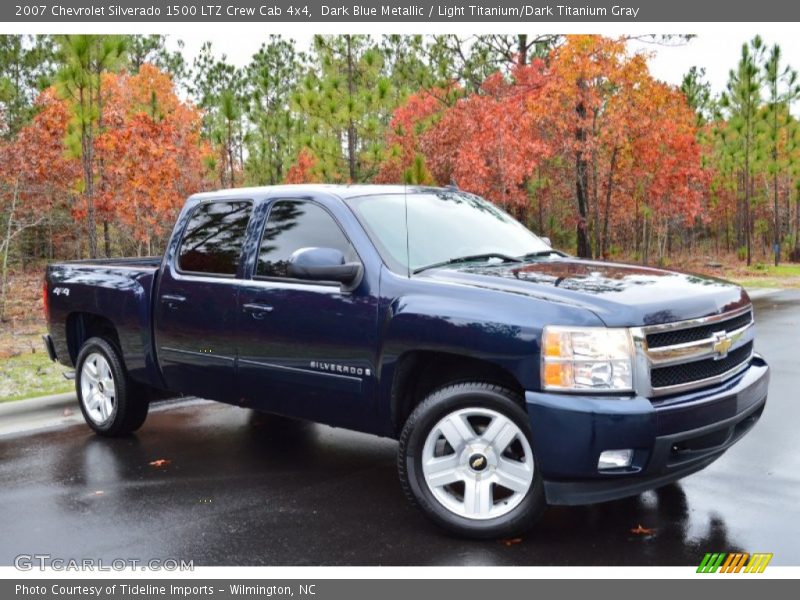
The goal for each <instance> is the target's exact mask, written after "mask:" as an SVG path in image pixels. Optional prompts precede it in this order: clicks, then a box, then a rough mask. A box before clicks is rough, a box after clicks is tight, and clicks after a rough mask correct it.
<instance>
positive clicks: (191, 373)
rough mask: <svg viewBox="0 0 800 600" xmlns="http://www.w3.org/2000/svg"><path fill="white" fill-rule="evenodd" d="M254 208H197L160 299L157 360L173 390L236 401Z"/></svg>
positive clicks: (238, 204)
mask: <svg viewBox="0 0 800 600" xmlns="http://www.w3.org/2000/svg"><path fill="white" fill-rule="evenodd" d="M252 206H253V203H252V202H251V201H249V200H214V201H203V202H201V203H199V204H197V205H196V206H195V207H194V208H193V209H192V212H191V215H190V217H189V220H188V223H187V225H186V227H185V229H184V231H183V235H182V238H181V241H180V244H179V246H178V248H177V251H175V252H174V253H173V255H172V258H171V260H169V262H168V264H167V265H166V266H165V268H164V269H163V273H162V274H161V281H160V282H159V287H158V293H157V295H156V298H155V307H154V311H155V336H156V350H157V352H158V362H159V365H160V367H161V371H162V374H163V376H164V379H165V381H166V383H167V386H168V387H169V389H170V390H171V391H176V392H182V393H185V394H192V395H197V396H201V397H203V398H211V399H214V400H223V401H228V402H231V401H235V400H237V398H236V392H235V388H236V385H235V384H236V378H235V366H236V341H235V338H236V318H237V301H238V283H240V282H241V279H240V277H241V273H242V271H241V269H242V266H241V265H242V248H243V245H244V241H245V237H246V231H247V226H248V223H249V220H250V214H251V212H252Z"/></svg>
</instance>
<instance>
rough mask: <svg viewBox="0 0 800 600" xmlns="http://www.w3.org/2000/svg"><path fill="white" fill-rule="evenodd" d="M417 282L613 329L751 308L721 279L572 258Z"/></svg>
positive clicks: (439, 274)
mask: <svg viewBox="0 0 800 600" xmlns="http://www.w3.org/2000/svg"><path fill="white" fill-rule="evenodd" d="M418 276H419V277H425V278H428V279H431V280H436V281H440V282H443V283H445V282H447V283H450V284H458V285H466V286H471V287H478V288H484V289H490V290H495V291H499V292H507V293H512V294H523V295H527V296H530V297H532V298H538V299H541V300H545V301H549V302H561V303H565V304H570V305H574V306H578V307H582V308H586V309H588V310H591V311H592V312H594V313H595V314H596V315H597V316H598V317H599V318H600V319H602V320H603V322H604V323H605V324H606V325H607V326H609V327H635V326H642V325H657V324H661V323H670V322H674V321H682V320H685V319H694V318H698V317H706V316H709V315H715V314H719V313H722V312H726V311H730V310H734V309H737V308H741V307H744V306H747V305H748V304H749V303H750V298H749V297H748V296H747V293H746V292H745V291H744V290H743V289H742V288H741V287H740V286H738V285H735V284H733V283H730V282H728V281H724V280H722V279H717V278H714V277H707V276H704V275H694V274H688V273H676V272H674V271H666V270H663V269H655V268H650V267H642V266H638V265H625V264H619V263H608V262H599V261H591V260H580V259H574V258H555V259H542V260H537V261H533V262H528V263H524V264H518V263H503V264H499V265H485V264H483V265H465V266H455V265H454V266H452V267H445V268H439V269H432V270H430V271H424V272H422V273H420V274H419V275H418Z"/></svg>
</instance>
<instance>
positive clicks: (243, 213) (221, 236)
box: [178, 201, 251, 275]
mask: <svg viewBox="0 0 800 600" xmlns="http://www.w3.org/2000/svg"><path fill="white" fill-rule="evenodd" d="M250 208H251V203H250V202H248V201H237V202H204V203H202V204H199V205H198V206H197V208H195V210H194V213H193V214H192V218H191V220H190V221H189V224H188V225H187V226H186V232H185V233H184V234H183V240H182V241H181V247H180V250H179V252H178V268H179V269H180V270H181V271H192V272H195V273H213V274H215V275H236V269H237V268H238V266H239V260H240V258H241V255H242V245H243V244H244V238H245V231H246V229H247V222H248V221H249V220H250Z"/></svg>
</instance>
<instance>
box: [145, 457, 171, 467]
mask: <svg viewBox="0 0 800 600" xmlns="http://www.w3.org/2000/svg"><path fill="white" fill-rule="evenodd" d="M171 462H172V461H171V460H167V459H166V458H159V459H158V460H154V461H153V462H151V463H150V466H151V467H155V468H156V469H159V468H161V467H166V466H167V465H168V464H170V463H171Z"/></svg>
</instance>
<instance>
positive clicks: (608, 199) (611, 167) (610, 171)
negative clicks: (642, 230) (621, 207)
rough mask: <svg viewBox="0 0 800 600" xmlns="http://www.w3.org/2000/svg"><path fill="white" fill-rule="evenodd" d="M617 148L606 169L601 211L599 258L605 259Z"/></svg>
mask: <svg viewBox="0 0 800 600" xmlns="http://www.w3.org/2000/svg"><path fill="white" fill-rule="evenodd" d="M618 151H619V148H618V147H617V146H614V149H613V150H612V151H611V164H610V165H609V168H608V184H607V185H606V205H605V207H604V210H603V213H604V214H603V241H602V244H601V247H600V256H602V257H603V258H605V257H606V253H607V252H608V215H609V213H610V212H611V191H612V188H613V185H614V170H615V169H616V167H617V153H618Z"/></svg>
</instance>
